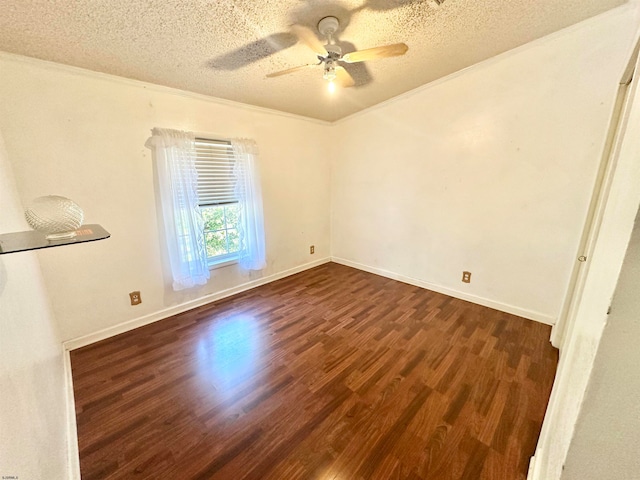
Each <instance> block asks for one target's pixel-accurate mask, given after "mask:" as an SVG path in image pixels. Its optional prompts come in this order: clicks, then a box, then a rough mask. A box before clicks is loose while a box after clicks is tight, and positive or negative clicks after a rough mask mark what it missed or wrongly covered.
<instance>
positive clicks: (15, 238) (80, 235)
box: [0, 224, 111, 255]
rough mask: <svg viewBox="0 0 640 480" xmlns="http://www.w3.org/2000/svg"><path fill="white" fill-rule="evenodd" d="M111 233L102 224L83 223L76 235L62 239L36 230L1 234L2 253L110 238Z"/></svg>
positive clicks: (0, 249) (0, 248) (0, 251)
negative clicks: (50, 237)
mask: <svg viewBox="0 0 640 480" xmlns="http://www.w3.org/2000/svg"><path fill="white" fill-rule="evenodd" d="M110 236H111V234H110V233H109V232H107V231H106V230H105V229H104V228H102V227H101V226H100V225H95V224H91V225H82V226H81V227H80V228H78V229H77V230H76V236H75V237H72V238H64V239H60V240H47V238H45V235H44V233H40V232H37V231H35V230H29V231H27V232H15V233H2V234H0V255H4V254H5V253H16V252H26V251H27V250H38V249H40V248H51V247H60V246H62V245H73V244H76V243H85V242H95V241H96V240H104V239H105V238H109V237H110Z"/></svg>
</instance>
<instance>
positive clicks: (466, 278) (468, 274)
mask: <svg viewBox="0 0 640 480" xmlns="http://www.w3.org/2000/svg"><path fill="white" fill-rule="evenodd" d="M462 281H463V282H464V283H471V272H462Z"/></svg>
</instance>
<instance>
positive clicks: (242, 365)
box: [197, 314, 262, 397]
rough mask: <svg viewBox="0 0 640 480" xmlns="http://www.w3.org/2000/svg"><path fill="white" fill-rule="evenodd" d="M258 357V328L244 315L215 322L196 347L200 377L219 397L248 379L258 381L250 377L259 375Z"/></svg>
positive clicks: (256, 324) (252, 319) (260, 348)
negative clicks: (203, 377) (211, 386)
mask: <svg viewBox="0 0 640 480" xmlns="http://www.w3.org/2000/svg"><path fill="white" fill-rule="evenodd" d="M261 356H262V340H261V338H260V328H259V324H258V322H257V321H256V320H255V318H254V317H253V316H251V315H247V314H238V315H233V316H230V317H226V318H221V319H216V320H214V321H213V322H212V324H211V327H210V328H209V330H208V331H207V336H206V337H203V338H201V339H200V340H199V341H198V346H197V358H198V364H199V366H200V372H199V373H200V374H201V375H204V376H206V380H207V383H209V384H210V385H213V387H214V388H215V389H216V391H217V394H218V395H219V396H222V397H226V396H227V395H229V394H230V393H231V391H233V390H234V389H235V388H236V387H237V386H239V385H240V384H241V383H244V382H246V381H247V380H249V379H252V380H257V379H256V378H253V377H255V376H256V374H257V372H258V371H259V367H260V359H261Z"/></svg>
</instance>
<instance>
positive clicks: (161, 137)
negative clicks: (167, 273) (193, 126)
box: [147, 128, 209, 290]
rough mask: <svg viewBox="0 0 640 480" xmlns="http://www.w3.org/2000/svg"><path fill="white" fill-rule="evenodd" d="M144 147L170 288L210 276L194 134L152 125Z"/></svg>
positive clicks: (183, 285) (190, 284)
mask: <svg viewBox="0 0 640 480" xmlns="http://www.w3.org/2000/svg"><path fill="white" fill-rule="evenodd" d="M151 133H152V137H151V138H150V139H149V140H148V141H147V146H148V147H150V148H151V149H152V151H153V153H154V161H155V162H156V172H157V176H158V179H157V180H158V185H159V190H160V191H159V193H160V203H161V205H162V218H163V221H164V231H165V238H166V245H167V250H168V257H169V264H170V267H171V275H172V277H173V289H174V290H183V289H185V288H191V287H193V286H195V285H203V284H205V283H207V280H208V279H209V266H208V265H207V251H206V246H205V242H204V220H203V218H202V213H201V211H200V207H199V206H198V194H197V186H198V174H197V172H196V167H195V164H194V160H195V156H196V151H195V136H194V134H193V133H190V132H181V131H178V130H169V129H165V128H154V129H153V130H152V131H151Z"/></svg>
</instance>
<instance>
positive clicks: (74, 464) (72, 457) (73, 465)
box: [62, 348, 80, 480]
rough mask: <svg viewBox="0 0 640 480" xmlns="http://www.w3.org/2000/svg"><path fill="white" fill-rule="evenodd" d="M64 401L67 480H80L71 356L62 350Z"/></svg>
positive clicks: (65, 350)
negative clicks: (65, 405) (65, 406)
mask: <svg viewBox="0 0 640 480" xmlns="http://www.w3.org/2000/svg"><path fill="white" fill-rule="evenodd" d="M62 363H63V368H64V383H65V397H66V398H65V400H66V404H67V408H66V414H67V468H68V472H69V480H80V452H79V451H78V428H77V426H76V402H75V398H74V396H73V376H72V374H71V356H70V355H69V350H67V349H65V348H63V351H62Z"/></svg>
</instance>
